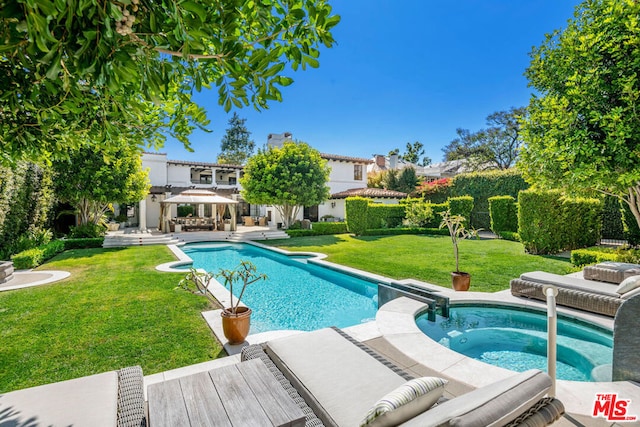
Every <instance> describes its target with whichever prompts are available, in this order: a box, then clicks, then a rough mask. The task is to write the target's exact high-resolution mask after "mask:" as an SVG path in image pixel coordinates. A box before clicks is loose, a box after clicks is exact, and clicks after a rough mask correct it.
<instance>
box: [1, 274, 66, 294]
mask: <svg viewBox="0 0 640 427" xmlns="http://www.w3.org/2000/svg"><path fill="white" fill-rule="evenodd" d="M69 276H71V273H69V272H67V271H57V270H41V271H32V270H20V271H15V272H14V273H13V279H11V280H9V281H8V282H6V283H2V284H0V292H2V291H12V290H15V289H22V288H29V287H31V286H40V285H48V284H49V283H54V282H58V281H60V280H63V279H66V278H67V277H69Z"/></svg>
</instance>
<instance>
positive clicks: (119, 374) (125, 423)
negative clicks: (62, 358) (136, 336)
mask: <svg viewBox="0 0 640 427" xmlns="http://www.w3.org/2000/svg"><path fill="white" fill-rule="evenodd" d="M0 425H3V426H5V425H7V426H10V425H11V426H27V425H28V426H31V427H48V426H93V427H103V426H105V427H144V426H146V425H147V421H146V410H145V402H144V388H143V377H142V369H141V368H140V367H139V366H134V367H130V368H124V369H120V370H118V371H111V372H104V373H102V374H97V375H91V376H87V377H81V378H75V379H72V380H68V381H61V382H57V383H52V384H46V385H42V386H38V387H31V388H26V389H22V390H17V391H12V392H9V393H5V394H0Z"/></svg>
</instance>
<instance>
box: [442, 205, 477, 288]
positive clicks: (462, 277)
mask: <svg viewBox="0 0 640 427" xmlns="http://www.w3.org/2000/svg"><path fill="white" fill-rule="evenodd" d="M441 215H442V222H441V223H440V228H444V227H447V228H448V229H449V236H451V242H452V243H453V256H454V258H455V259H456V270H455V271H453V272H451V279H452V285H453V289H454V290H456V291H468V290H469V286H470V285H471V275H470V274H469V273H465V272H464V271H460V263H459V261H460V260H459V256H458V255H459V254H458V241H459V240H460V239H465V238H466V237H467V236H468V233H467V230H466V229H465V227H464V221H465V217H463V216H462V215H452V214H451V211H450V210H447V211H445V212H442V213H441Z"/></svg>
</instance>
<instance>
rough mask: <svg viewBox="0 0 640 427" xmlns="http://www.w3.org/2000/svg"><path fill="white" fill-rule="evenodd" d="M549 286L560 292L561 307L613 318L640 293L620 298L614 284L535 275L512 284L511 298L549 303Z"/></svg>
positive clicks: (630, 293)
mask: <svg viewBox="0 0 640 427" xmlns="http://www.w3.org/2000/svg"><path fill="white" fill-rule="evenodd" d="M546 285H553V286H555V287H557V288H558V295H557V296H556V304H558V305H563V306H566V307H571V308H576V309H579V310H585V311H589V312H592V313H597V314H603V315H605V316H611V317H613V316H615V315H616V312H617V311H618V308H619V307H620V305H622V303H623V302H625V301H626V300H627V299H629V298H631V297H632V296H634V295H637V294H639V293H640V288H636V289H633V290H631V291H629V292H626V293H622V294H620V293H618V292H616V291H617V290H618V289H619V287H618V286H616V285H615V284H612V283H605V282H598V281H595V280H587V279H582V278H579V277H572V276H562V275H559V274H553V273H546V272H543V271H533V272H530V273H524V274H522V275H521V276H520V277H519V278H517V279H512V280H511V283H510V286H511V294H512V295H515V296H518V297H525V298H533V299H537V300H541V301H546V299H547V298H546V296H545V294H544V287H545V286H546Z"/></svg>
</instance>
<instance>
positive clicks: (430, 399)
mask: <svg viewBox="0 0 640 427" xmlns="http://www.w3.org/2000/svg"><path fill="white" fill-rule="evenodd" d="M447 383H448V381H447V380H445V379H442V378H438V377H421V378H415V379H413V380H409V381H407V382H406V383H404V384H403V385H401V386H400V387H398V388H396V389H395V390H393V391H392V392H390V393H388V394H386V395H385V396H384V397H383V398H381V399H380V400H378V401H377V402H376V404H375V405H374V406H373V408H371V409H370V410H369V412H368V413H367V415H366V416H365V417H364V420H363V421H362V422H361V423H360V426H361V427H363V426H368V427H391V426H397V425H398V424H401V423H403V422H405V421H407V420H409V419H411V418H413V417H415V416H416V415H418V414H420V413H421V412H424V411H426V410H427V409H429V408H431V407H432V406H433V405H434V404H435V403H436V402H437V401H438V400H439V399H440V398H441V397H442V393H443V392H444V386H445V385H446V384H447Z"/></svg>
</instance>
